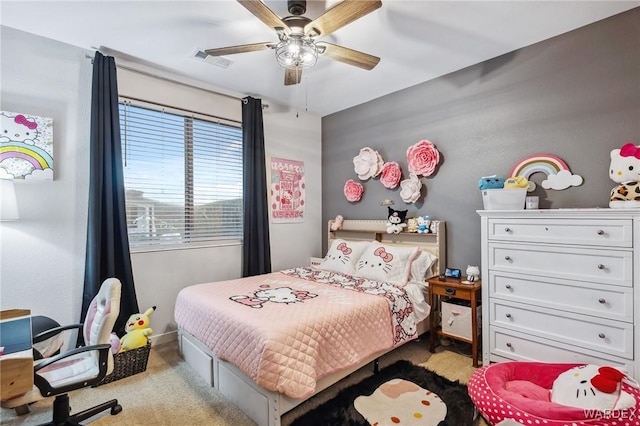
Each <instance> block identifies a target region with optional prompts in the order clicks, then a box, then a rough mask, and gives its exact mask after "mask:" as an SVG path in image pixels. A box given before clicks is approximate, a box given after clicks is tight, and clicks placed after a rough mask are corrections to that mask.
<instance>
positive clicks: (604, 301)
mask: <svg viewBox="0 0 640 426" xmlns="http://www.w3.org/2000/svg"><path fill="white" fill-rule="evenodd" d="M598 303H607V301H606V300H604V299H603V298H600V299H598Z"/></svg>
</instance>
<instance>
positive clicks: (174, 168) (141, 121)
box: [120, 101, 243, 248]
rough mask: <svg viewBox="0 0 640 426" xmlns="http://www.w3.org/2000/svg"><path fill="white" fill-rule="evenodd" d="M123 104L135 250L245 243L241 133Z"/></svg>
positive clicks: (129, 216) (130, 226) (173, 112)
mask: <svg viewBox="0 0 640 426" xmlns="http://www.w3.org/2000/svg"><path fill="white" fill-rule="evenodd" d="M194 115H195V114H191V115H187V113H182V114H181V111H179V110H173V109H171V112H169V111H168V109H167V108H165V109H164V110H157V109H151V108H146V107H142V106H138V105H137V104H136V105H133V104H132V103H131V102H130V101H124V102H121V103H120V129H121V140H122V157H123V163H124V182H125V195H126V210H127V228H128V232H129V244H130V245H131V247H132V248H137V247H149V246H154V247H157V246H175V245H184V244H189V243H203V242H212V241H221V240H236V241H237V240H241V239H242V174H243V173H242V130H241V128H240V127H238V126H237V125H236V126H233V125H229V124H226V123H225V124H223V123H221V122H213V121H211V120H206V119H203V118H201V117H199V116H198V117H196V116H194Z"/></svg>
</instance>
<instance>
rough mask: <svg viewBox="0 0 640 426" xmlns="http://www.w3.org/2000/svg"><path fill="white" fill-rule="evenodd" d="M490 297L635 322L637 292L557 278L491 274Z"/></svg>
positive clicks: (504, 273)
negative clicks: (634, 294)
mask: <svg viewBox="0 0 640 426" xmlns="http://www.w3.org/2000/svg"><path fill="white" fill-rule="evenodd" d="M488 285H489V295H490V297H491V298H493V297H495V298H498V299H503V300H505V301H514V302H523V303H528V304H535V305H541V306H544V307H547V308H550V309H558V310H562V311H566V312H574V313H579V314H585V315H594V316H599V317H603V318H608V319H612V320H620V321H626V322H633V289H632V288H631V287H622V286H611V285H601V284H595V283H588V282H577V281H568V280H561V279H556V278H544V279H536V278H535V277H531V276H527V275H518V274H512V273H507V272H496V271H491V272H489V280H488Z"/></svg>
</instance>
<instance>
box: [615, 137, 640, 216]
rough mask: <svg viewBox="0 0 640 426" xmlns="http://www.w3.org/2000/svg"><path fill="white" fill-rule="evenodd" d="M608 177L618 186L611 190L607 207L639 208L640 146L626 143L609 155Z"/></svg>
mask: <svg viewBox="0 0 640 426" xmlns="http://www.w3.org/2000/svg"><path fill="white" fill-rule="evenodd" d="M610 157H611V163H610V166H609V177H610V178H611V180H613V181H614V182H616V183H618V184H619V185H618V186H616V187H615V188H613V189H612V190H611V198H610V199H609V207H611V208H612V209H628V208H637V207H640V145H638V146H635V145H633V144H632V143H627V144H625V145H623V146H622V148H620V149H614V150H613V151H611V154H610Z"/></svg>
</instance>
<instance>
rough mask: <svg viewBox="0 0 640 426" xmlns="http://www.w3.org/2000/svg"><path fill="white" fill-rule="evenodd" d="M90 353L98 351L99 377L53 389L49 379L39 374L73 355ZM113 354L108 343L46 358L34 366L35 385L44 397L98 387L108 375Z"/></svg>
mask: <svg viewBox="0 0 640 426" xmlns="http://www.w3.org/2000/svg"><path fill="white" fill-rule="evenodd" d="M90 351H98V369H99V372H98V375H97V376H96V377H95V378H92V379H88V380H86V379H83V380H80V381H78V382H76V383H70V384H67V385H65V386H61V387H57V388H56V387H53V386H51V384H50V383H49V382H48V381H47V379H45V378H44V377H43V376H41V375H39V374H37V373H38V371H39V370H41V369H43V368H44V367H46V366H48V365H51V364H54V363H56V362H58V361H60V360H63V359H65V358H68V357H70V356H73V355H78V354H81V353H84V352H90ZM110 352H111V345H110V344H108V343H103V344H100V345H91V346H83V347H80V348H75V349H72V350H70V351H68V352H64V353H61V354H59V355H55V356H52V357H51V358H46V359H45V360H43V361H42V362H40V363H38V364H37V365H34V367H33V371H34V377H33V381H34V384H35V385H36V386H37V387H38V389H40V393H42V395H44V396H52V395H58V394H61V393H66V392H69V391H72V390H75V389H80V388H83V387H86V386H94V385H97V384H98V383H100V382H101V381H102V380H103V379H104V378H105V377H106V375H107V368H108V363H107V361H108V359H109V354H110Z"/></svg>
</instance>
